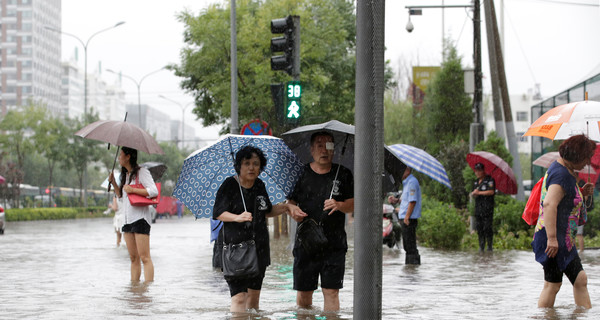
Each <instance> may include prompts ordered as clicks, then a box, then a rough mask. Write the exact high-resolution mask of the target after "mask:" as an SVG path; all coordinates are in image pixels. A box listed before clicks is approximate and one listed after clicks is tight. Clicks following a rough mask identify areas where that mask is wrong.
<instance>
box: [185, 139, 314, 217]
mask: <svg viewBox="0 0 600 320" xmlns="http://www.w3.org/2000/svg"><path fill="white" fill-rule="evenodd" d="M245 146H253V147H256V148H259V149H261V150H262V152H263V153H264V154H265V157H266V158H267V165H266V166H265V169H264V171H263V172H262V173H261V174H260V176H259V178H260V179H261V180H262V181H263V182H264V183H265V187H266V189H267V193H268V194H269V199H270V200H271V202H272V203H274V204H275V203H278V202H281V201H283V200H285V198H286V196H287V195H288V194H289V193H290V192H291V191H292V189H293V187H294V185H295V184H296V181H297V180H298V178H299V177H300V173H302V168H303V165H302V163H301V162H300V160H299V159H298V158H297V157H296V155H295V154H294V153H293V152H292V150H290V148H288V146H287V145H286V144H285V143H284V142H283V140H281V139H279V138H275V137H272V136H242V135H226V136H224V137H223V138H221V139H219V140H218V141H216V142H215V143H213V144H212V145H210V146H207V147H205V148H202V149H200V150H197V151H195V152H193V153H192V154H190V155H189V156H188V157H187V158H186V159H185V160H184V161H183V168H182V169H181V173H180V174H179V179H178V180H177V184H176V185H175V190H174V191H173V196H175V197H176V198H177V199H179V200H181V202H183V203H184V204H185V206H186V207H188V208H189V209H190V210H191V211H192V212H193V213H194V215H195V216H196V218H208V217H212V209H213V206H214V205H215V197H216V194H217V191H218V190H219V187H220V186H221V184H222V183H223V181H225V179H226V178H227V177H230V176H233V175H235V174H236V172H235V169H234V167H233V164H234V160H233V159H234V157H235V154H236V153H237V152H238V151H239V150H240V149H241V148H243V147H245ZM217 223H218V222H217Z"/></svg>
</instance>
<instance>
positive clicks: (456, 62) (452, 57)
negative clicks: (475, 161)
mask: <svg viewBox="0 0 600 320" xmlns="http://www.w3.org/2000/svg"><path fill="white" fill-rule="evenodd" d="M444 51H445V55H444V61H443V62H442V68H441V70H440V71H439V72H438V73H437V74H436V75H435V76H434V78H433V79H432V81H431V84H430V85H429V86H428V87H427V91H426V94H425V101H424V107H423V121H425V123H426V126H427V128H426V131H425V133H426V136H427V152H429V153H430V154H432V155H435V154H438V152H439V151H440V150H441V148H442V146H444V145H448V144H450V143H452V142H454V141H457V140H458V141H460V140H464V141H469V130H470V123H471V122H472V120H473V115H472V112H471V107H472V106H471V99H470V98H469V96H468V95H467V94H466V93H465V90H464V80H463V79H464V76H463V67H462V64H461V57H459V56H458V53H457V51H456V48H455V47H454V44H452V43H450V42H449V41H447V42H446V43H445V48H444Z"/></svg>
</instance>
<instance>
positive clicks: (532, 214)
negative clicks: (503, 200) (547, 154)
mask: <svg viewBox="0 0 600 320" xmlns="http://www.w3.org/2000/svg"><path fill="white" fill-rule="evenodd" d="M547 176H548V173H546V175H544V176H543V177H542V178H541V179H540V180H539V181H538V182H537V183H536V184H535V185H534V186H533V189H531V194H530V195H529V199H528V200H527V204H525V209H524V210H523V215H521V218H523V220H525V222H527V224H528V225H530V226H533V225H536V224H537V220H538V217H539V216H540V211H541V208H540V200H541V197H542V187H543V185H544V179H545V178H546V177H547Z"/></svg>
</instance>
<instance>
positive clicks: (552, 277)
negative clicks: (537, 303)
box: [544, 256, 583, 284]
mask: <svg viewBox="0 0 600 320" xmlns="http://www.w3.org/2000/svg"><path fill="white" fill-rule="evenodd" d="M581 271H583V266H582V265H581V259H579V256H577V257H575V259H573V261H571V263H569V265H567V268H566V269H565V271H561V270H560V269H559V268H558V264H557V263H556V258H552V259H548V263H547V264H546V266H544V280H546V281H548V282H553V283H561V282H562V278H563V273H564V274H565V275H567V278H569V281H571V284H575V280H576V279H577V275H579V272H581Z"/></svg>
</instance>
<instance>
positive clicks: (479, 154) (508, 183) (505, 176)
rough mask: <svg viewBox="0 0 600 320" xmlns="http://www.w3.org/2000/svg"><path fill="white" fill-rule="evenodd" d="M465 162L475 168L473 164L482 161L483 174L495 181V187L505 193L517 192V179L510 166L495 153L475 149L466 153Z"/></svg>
mask: <svg viewBox="0 0 600 320" xmlns="http://www.w3.org/2000/svg"><path fill="white" fill-rule="evenodd" d="M467 163H468V164H469V166H470V167H471V169H473V170H475V169H474V168H475V164H477V163H482V164H483V166H484V171H485V174H488V175H490V176H492V178H494V180H495V181H496V189H498V191H500V192H502V193H506V194H516V193H517V179H516V178H515V174H514V173H513V170H512V169H511V167H510V166H509V165H508V163H506V161H504V160H502V158H500V157H498V156H497V155H495V154H493V153H490V152H486V151H475V152H471V153H469V154H467Z"/></svg>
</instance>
